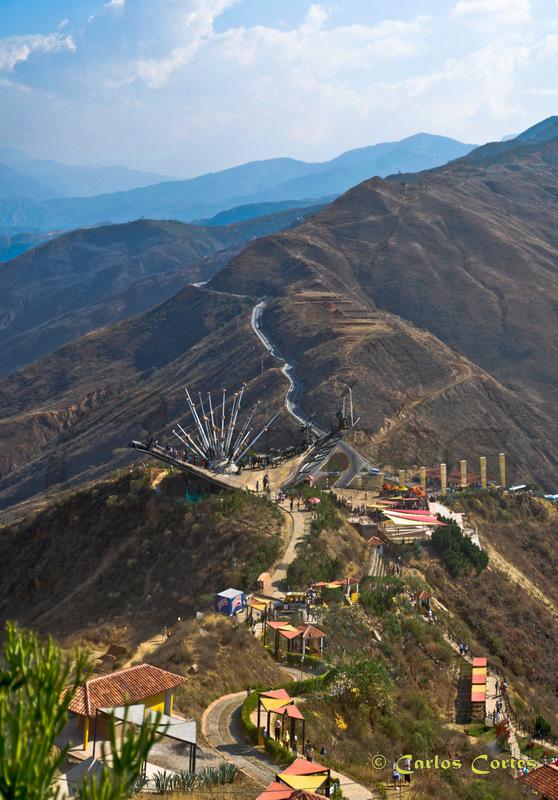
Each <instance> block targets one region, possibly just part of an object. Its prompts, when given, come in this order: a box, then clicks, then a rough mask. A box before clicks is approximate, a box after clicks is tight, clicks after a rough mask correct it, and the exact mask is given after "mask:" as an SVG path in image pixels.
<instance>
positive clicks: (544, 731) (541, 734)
mask: <svg viewBox="0 0 558 800" xmlns="http://www.w3.org/2000/svg"><path fill="white" fill-rule="evenodd" d="M533 733H534V735H535V736H536V737H537V739H549V738H550V736H551V734H552V728H551V726H550V722H548V721H547V720H546V719H545V718H544V717H543V716H542V714H539V715H538V716H536V717H535V719H534V720H533Z"/></svg>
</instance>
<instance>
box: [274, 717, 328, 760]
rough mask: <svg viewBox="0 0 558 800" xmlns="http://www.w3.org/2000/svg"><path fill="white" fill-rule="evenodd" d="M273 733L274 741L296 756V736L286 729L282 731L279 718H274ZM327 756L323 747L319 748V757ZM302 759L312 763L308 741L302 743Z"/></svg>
mask: <svg viewBox="0 0 558 800" xmlns="http://www.w3.org/2000/svg"><path fill="white" fill-rule="evenodd" d="M273 731H274V735H275V741H276V742H280V743H281V744H282V745H283V746H284V747H286V748H287V749H288V750H292V752H293V753H295V755H298V736H297V735H296V733H293V735H292V736H291V734H290V733H289V730H288V728H287V727H285V728H284V729H283V725H282V724H281V720H280V719H279V717H276V718H275V723H274V725H273ZM326 755H327V753H326V749H325V747H321V748H320V756H321V757H322V758H325V756H326ZM304 758H305V759H306V760H307V761H314V746H313V744H312V742H311V741H310V739H307V740H306V742H305V743H304Z"/></svg>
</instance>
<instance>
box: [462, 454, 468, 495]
mask: <svg viewBox="0 0 558 800" xmlns="http://www.w3.org/2000/svg"><path fill="white" fill-rule="evenodd" d="M466 486H467V461H466V460H465V459H464V458H462V459H461V488H462V489H464V488H465V487H466Z"/></svg>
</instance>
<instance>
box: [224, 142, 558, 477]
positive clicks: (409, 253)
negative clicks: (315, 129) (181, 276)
mask: <svg viewBox="0 0 558 800" xmlns="http://www.w3.org/2000/svg"><path fill="white" fill-rule="evenodd" d="M473 155H474V154H473ZM557 196H558V136H557V137H556V138H553V139H551V140H549V141H542V142H538V143H537V142H535V143H533V142H532V143H531V145H530V146H529V147H519V146H518V145H517V143H516V145H515V146H514V147H512V148H507V149H506V150H505V152H504V153H501V152H500V151H498V152H497V153H496V154H492V157H491V155H490V153H488V154H485V157H484V158H483V159H482V160H479V159H476V160H475V158H473V157H471V158H469V157H466V158H464V159H461V160H460V161H458V162H456V163H453V164H449V165H447V166H446V167H443V168H440V169H437V170H432V171H431V172H425V173H421V174H419V175H417V176H413V177H412V178H411V177H408V176H401V177H400V178H393V179H390V180H386V181H384V180H381V179H379V178H375V179H373V180H371V181H367V182H365V183H363V184H361V185H360V186H357V187H355V188H354V189H352V190H351V191H349V192H347V193H346V194H345V195H343V197H341V198H339V199H338V200H336V201H335V202H334V203H332V204H331V205H330V206H328V207H326V208H325V209H324V210H323V211H321V212H320V213H318V214H316V215H315V216H314V217H312V218H311V219H310V220H308V221H307V222H306V223H305V224H303V225H301V226H299V227H298V228H297V229H295V230H293V231H288V232H284V233H282V234H278V235H274V236H271V237H268V238H266V239H263V240H259V241H256V242H254V243H253V244H252V245H250V246H249V247H247V248H246V249H245V250H244V251H243V252H242V253H241V254H240V255H239V256H237V257H236V258H235V259H233V260H232V261H231V262H230V263H229V265H228V266H227V267H226V268H225V269H224V270H223V271H222V272H221V273H219V275H218V276H216V278H214V279H213V280H212V282H211V286H212V287H213V288H215V289H220V290H224V291H248V287H250V288H249V291H250V292H252V293H257V294H258V295H267V296H270V297H271V298H273V301H272V303H271V306H272V308H271V312H270V313H269V314H268V324H269V325H270V327H271V330H272V332H273V334H274V335H275V336H276V337H277V338H278V339H279V340H280V342H281V345H282V348H283V351H284V352H285V353H286V354H287V355H289V356H292V357H296V356H299V358H300V365H299V366H300V374H301V377H302V378H303V380H304V383H305V387H306V390H307V395H306V398H307V399H306V403H307V407H309V408H313V407H315V406H317V407H318V410H319V413H320V415H321V416H322V419H323V415H324V414H325V413H326V410H327V403H326V402H325V399H324V398H325V397H326V396H327V395H331V394H332V393H333V388H334V382H335V381H337V383H338V384H339V385H341V384H346V383H350V384H351V385H352V386H353V390H354V394H355V398H356V399H357V401H358V404H359V410H360V411H361V413H362V416H363V419H364V426H365V427H366V426H370V427H369V428H368V429H367V430H366V432H365V437H364V439H363V441H364V443H365V444H366V442H368V444H369V445H370V448H371V452H372V453H374V452H378V453H379V452H381V453H382V454H385V459H386V461H388V462H389V461H390V460H391V461H398V460H406V459H408V458H411V457H414V456H416V454H417V453H423V460H425V456H428V457H430V456H433V457H435V458H436V460H438V459H441V460H444V459H446V457H447V455H448V453H447V452H444V450H445V449H449V451H450V452H449V455H451V456H452V457H453V458H459V457H463V456H470V457H473V456H474V455H477V454H478V452H479V449H480V448H481V447H487V446H489V447H490V448H496V447H499V448H500V449H506V450H507V451H508V452H511V451H513V452H512V461H513V462H514V467H515V473H514V474H515V475H517V476H518V477H522V476H524V475H525V473H527V474H531V475H536V476H538V477H539V478H540V479H542V480H545V481H546V482H547V483H550V481H551V480H552V478H553V476H554V472H555V467H556V461H557V455H556V454H557V453H558V439H557V438H556V434H555V432H554V431H555V427H554V426H553V424H552V419H553V416H554V415H555V411H556V403H558V395H557V394H556V388H555V387H556V386H557V385H558V375H557V374H556V364H557V363H558V358H557V356H558V350H557V347H558V345H557V341H558V340H557V339H556V336H555V324H556V306H557V304H558V268H557V265H558V237H557V233H556V230H557V229H556V224H555V222H556V211H557V210H558V208H557V205H556V197H557ZM233 287H234V289H233ZM526 287H528V288H526ZM391 315H394V316H391ZM409 323H410V325H409ZM425 332H428V333H429V334H431V336H430V338H428V337H427V336H426V334H425ZM326 393H327V394H326ZM417 406H418V412H417V411H415V409H416V407H417ZM409 410H412V411H413V413H412V414H411V415H410V416H409V415H408V411H409ZM384 417H385V418H387V423H388V424H387V428H386V429H385V430H382V428H384ZM399 417H404V418H405V419H404V424H405V429H404V430H403V431H401V429H400V428H396V429H395V430H393V425H394V424H396V423H397V422H398V421H399ZM369 420H370V421H369ZM380 446H381V448H382V449H381V451H380V450H379V449H378V448H379V447H380ZM425 447H426V452H424V450H425Z"/></svg>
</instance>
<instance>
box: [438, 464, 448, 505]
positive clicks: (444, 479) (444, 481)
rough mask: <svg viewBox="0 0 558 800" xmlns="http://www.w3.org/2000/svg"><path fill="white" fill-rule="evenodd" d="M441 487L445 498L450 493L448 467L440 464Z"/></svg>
mask: <svg viewBox="0 0 558 800" xmlns="http://www.w3.org/2000/svg"><path fill="white" fill-rule="evenodd" d="M440 487H441V494H442V497H445V496H446V494H447V491H448V466H447V464H440Z"/></svg>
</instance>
